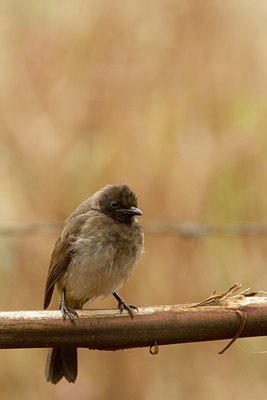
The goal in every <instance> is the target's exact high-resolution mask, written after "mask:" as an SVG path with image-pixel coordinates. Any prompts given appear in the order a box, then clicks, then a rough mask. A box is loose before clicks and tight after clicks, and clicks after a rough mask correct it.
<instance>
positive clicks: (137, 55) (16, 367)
mask: <svg viewBox="0 0 267 400" xmlns="http://www.w3.org/2000/svg"><path fill="white" fill-rule="evenodd" d="M0 12H1V25H0V44H1V52H0V167H1V168H0V180H1V189H2V190H1V193H2V195H1V197H0V218H1V221H2V222H5V223H7V222H12V221H16V222H31V221H54V220H63V219H65V218H66V217H67V216H68V215H69V213H70V212H71V211H72V210H73V209H74V208H75V207H76V206H77V205H78V204H79V203H80V202H81V201H82V200H84V199H85V198H87V197H88V196H89V195H91V194H92V193H93V192H94V191H95V190H97V189H99V188H100V187H102V186H103V185H105V184H106V183H120V182H123V183H124V182H125V183H128V184H129V185H130V186H131V187H132V188H133V189H134V190H135V191H136V192H137V194H138V196H139V205H140V208H141V209H142V210H143V213H144V217H142V218H147V219H149V218H150V219H152V218H155V219H165V218H166V219H176V220H180V221H192V222H225V223H227V222H234V221H263V220H266V215H267V202H266V193H265V192H266V190H265V188H266V187H267V135H266V130H267V113H266V111H267V80H266V76H267V52H266V45H265V44H266V40H267V26H266V17H267V7H266V3H265V2H264V1H263V0H262V1H260V0H258V1H255V2H249V1H248V2H243V1H241V0H237V1H235V2H232V1H229V0H227V1H224V2H219V1H216V0H207V1H205V2H203V1H196V0H188V1H184V0H179V1H173V0H160V1H158V2H155V1H152V0H147V1H143V2H142V3H141V4H140V3H139V2H131V1H128V2H125V1H121V0H110V1H97V0H90V1H89V0H88V1H81V0H78V1H76V2H63V1H58V2H52V1H51V0H48V1H38V2H35V1H30V0H27V1H23V2H17V1H7V0H2V1H1V2H0ZM55 240H56V237H46V236H44V237H41V236H38V237H34V236H33V237H27V238H26V237H25V238H23V237H17V238H1V240H0V277H1V279H0V304H1V309H2V310H18V309H41V307H42V299H43V290H44V284H45V280H46V275H47V268H48V264H49V259H50V254H51V251H52V248H53V246H54V242H55ZM266 245H267V239H265V238H264V237H261V238H259V237H251V238H245V237H240V238H232V237H227V238H222V237H217V238H213V237H210V238H205V239H201V240H199V241H190V240H182V239H176V238H170V237H163V236H148V235H147V236H146V252H145V254H144V256H143V258H142V261H141V262H140V265H139V266H138V268H137V269H136V271H135V273H134V275H133V277H132V279H131V281H130V282H129V283H128V284H127V285H126V286H125V287H124V288H123V289H122V291H121V293H122V295H123V296H124V297H126V299H128V300H129V301H130V302H133V303H135V304H136V305H152V304H171V303H182V302H194V301H200V300H203V298H206V297H207V296H208V295H210V294H211V293H212V292H213V291H214V290H215V289H217V290H218V291H223V290H226V289H227V288H228V287H230V286H231V285H232V284H233V283H235V282H242V283H244V284H245V285H246V286H251V287H252V288H253V290H254V289H255V290H264V289H265V285H266V283H267V278H266V260H267V250H266V249H267V246H266ZM54 307H57V301H56V300H55V301H54ZM90 307H102V308H104V307H115V303H114V301H113V300H112V299H111V298H109V299H105V300H103V301H97V302H95V303H93V304H91V305H90ZM255 343H258V342H256V339H255V340H254V339H249V340H240V341H239V342H238V343H236V344H235V345H234V346H233V347H232V348H231V349H229V350H228V352H226V353H225V354H224V355H223V356H218V355H217V352H218V351H219V350H220V349H221V348H222V347H223V344H222V343H202V344H190V345H181V346H167V347H165V348H164V347H162V348H160V351H159V354H158V355H157V356H155V357H152V356H150V355H149V352H148V349H142V350H141V349H137V350H133V351H123V352H115V353H104V352H92V351H91V352H89V351H87V350H81V351H80V362H79V377H78V381H77V383H76V384H75V385H69V384H67V383H60V384H59V385H57V386H56V387H53V386H51V385H49V384H47V383H46V382H45V380H44V375H43V368H44V362H45V357H46V352H45V351H44V350H39V349H33V350H12V351H11V350H10V351H2V352H1V364H0V385H1V399H3V400H9V399H13V400H16V399H20V400H22V399H27V400H31V399H34V400H35V399H36V398H38V399H40V400H41V399H47V398H49V399H51V400H53V399H59V400H60V399H63V398H64V399H65V398H68V399H72V398H75V399H76V400H83V399H96V400H102V399H110V400H112V399H116V400H120V399H124V398H126V399H128V400H135V399H146V400H150V399H153V400H157V399H162V398H163V397H165V398H168V399H178V398H181V399H185V400H186V399H190V400H191V399H196V398H197V399H200V400H201V399H205V400H213V399H214V398H216V399H217V400H220V399H224V400H225V399H228V398H229V399H230V398H242V399H243V400H250V399H251V398H252V397H253V398H264V397H265V393H266V377H265V373H264V371H265V364H266V357H265V355H261V354H253V353H252V352H249V351H248V352H246V351H244V349H245V350H250V349H251V346H252V345H254V347H253V351H260V350H265V346H266V342H264V341H262V342H260V343H259V344H258V347H257V346H256V348H255ZM114 366H115V367H114ZM251 382H253V385H251Z"/></svg>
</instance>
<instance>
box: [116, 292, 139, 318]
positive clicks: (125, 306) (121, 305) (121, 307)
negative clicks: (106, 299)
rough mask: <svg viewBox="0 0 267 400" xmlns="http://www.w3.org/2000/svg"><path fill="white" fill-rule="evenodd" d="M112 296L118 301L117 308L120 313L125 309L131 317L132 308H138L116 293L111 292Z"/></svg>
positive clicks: (136, 309)
mask: <svg viewBox="0 0 267 400" xmlns="http://www.w3.org/2000/svg"><path fill="white" fill-rule="evenodd" d="M113 296H114V297H115V299H116V300H117V301H118V309H119V310H120V312H121V313H122V312H123V310H126V311H127V312H128V314H129V315H130V317H131V318H132V319H133V310H135V311H138V308H137V307H136V306H135V305H133V304H127V303H126V302H125V301H124V300H123V299H122V298H121V297H120V296H119V295H118V294H117V293H113Z"/></svg>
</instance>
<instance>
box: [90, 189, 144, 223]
mask: <svg viewBox="0 0 267 400" xmlns="http://www.w3.org/2000/svg"><path fill="white" fill-rule="evenodd" d="M97 203H98V207H99V209H100V210H101V211H103V212H104V213H105V214H106V215H108V216H109V217H112V218H113V219H114V220H115V221H117V222H121V223H125V224H131V223H132V222H133V221H134V216H135V215H142V211H141V210H140V209H139V208H137V196H136V195H135V194H134V193H133V192H132V190H131V189H130V188H129V187H128V186H127V185H107V186H105V187H104V188H103V189H101V190H100V191H99V192H97Z"/></svg>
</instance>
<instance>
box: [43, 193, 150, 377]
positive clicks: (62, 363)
mask: <svg viewBox="0 0 267 400" xmlns="http://www.w3.org/2000/svg"><path fill="white" fill-rule="evenodd" d="M135 215H142V212H141V210H139V208H137V197H136V195H135V194H134V193H133V192H132V191H131V190H130V188H129V187H128V186H127V185H107V186H105V187H104V188H103V189H101V190H99V191H98V192H96V193H95V194H94V195H93V196H92V197H90V198H89V199H87V200H85V201H84V202H83V203H82V204H80V206H79V207H78V208H77V209H76V210H75V211H74V212H73V213H72V214H71V215H70V216H69V218H68V219H67V220H66V222H65V226H64V229H63V231H62V234H61V236H60V237H59V238H58V240H57V242H56V244H55V248H54V250H53V253H52V256H51V262H50V267H49V271H48V278H47V282H46V288H45V295H44V308H45V309H46V308H47V307H48V306H49V304H50V302H51V298H52V294H53V290H54V286H55V284H57V287H58V290H59V293H60V296H61V301H60V310H61V312H62V316H63V319H66V318H67V317H68V318H69V319H70V321H72V322H73V323H74V320H75V317H78V314H77V312H76V311H75V309H81V308H82V307H83V305H84V304H85V303H86V302H89V301H93V300H94V299H96V298H97V297H105V296H108V295H110V294H113V296H114V297H115V299H116V300H117V301H118V308H119V309H120V311H121V312H122V311H123V310H126V311H127V312H128V313H129V315H130V316H131V318H133V309H134V310H137V308H136V307H135V306H134V305H131V304H127V303H126V302H125V301H124V300H123V299H122V298H121V297H120V296H119V295H118V294H117V290H119V289H120V287H121V286H122V285H123V284H124V282H125V281H126V280H127V279H128V278H129V276H130V274H131V272H132V270H133V267H134V264H135V263H136V262H137V261H138V260H139V258H140V256H141V253H142V251H143V244H144V235H143V230H142V228H141V226H140V225H139V223H138V222H137V220H136V219H135ZM77 371H78V367H77V348H72V347H66V348H61V347H54V348H53V349H51V350H50V351H49V353H48V357H47V362H46V370H45V374H46V380H47V381H48V382H52V383H54V384H56V383H57V382H59V381H60V379H62V378H63V377H65V378H66V379H67V381H69V382H73V383H74V382H75V380H76V377H77Z"/></svg>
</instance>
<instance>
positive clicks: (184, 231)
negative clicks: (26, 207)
mask: <svg viewBox="0 0 267 400" xmlns="http://www.w3.org/2000/svg"><path fill="white" fill-rule="evenodd" d="M63 225H64V223H63V222H34V223H8V224H0V236H2V237H24V236H52V235H59V234H60V232H61V230H62V228H63ZM142 226H143V229H144V232H145V234H147V235H162V236H177V237H180V238H184V239H197V238H201V237H207V236H267V223H263V222H258V221H256V222H236V223H228V224H226V223H193V222H192V223H191V222H179V221H168V220H145V221H143V222H142Z"/></svg>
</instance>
